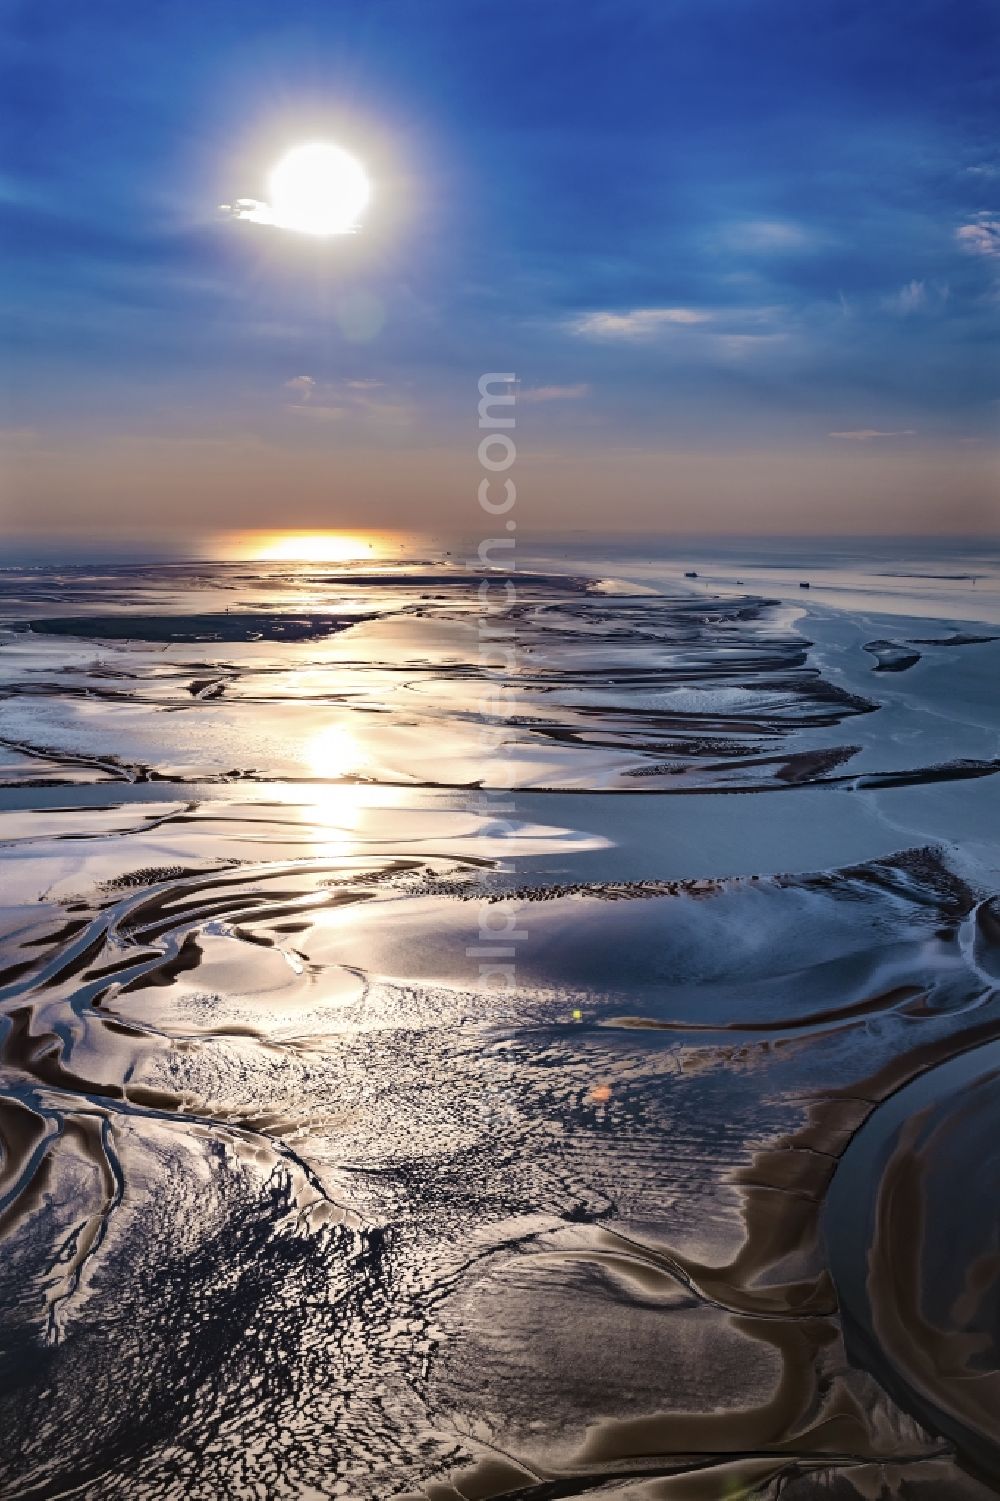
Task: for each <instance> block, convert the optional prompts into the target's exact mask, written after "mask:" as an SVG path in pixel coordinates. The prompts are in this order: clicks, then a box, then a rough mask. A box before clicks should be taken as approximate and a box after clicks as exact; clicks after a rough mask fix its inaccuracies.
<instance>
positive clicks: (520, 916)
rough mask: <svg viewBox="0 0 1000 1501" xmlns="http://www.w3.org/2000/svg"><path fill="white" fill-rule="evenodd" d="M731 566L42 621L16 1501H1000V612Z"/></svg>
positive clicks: (458, 584) (205, 586)
mask: <svg viewBox="0 0 1000 1501" xmlns="http://www.w3.org/2000/svg"><path fill="white" fill-rule="evenodd" d="M687 564H688V560H683V562H682V563H678V564H676V565H675V564H671V565H669V566H668V565H667V564H665V563H663V562H662V561H661V562H659V563H657V564H656V566H654V565H653V564H651V563H650V562H649V561H648V560H644V561H642V562H641V563H637V564H635V565H634V566H631V565H630V564H629V563H628V561H627V560H624V559H621V558H617V559H614V560H607V559H605V560H604V561H603V563H602V565H601V566H600V567H597V566H595V565H593V563H591V564H590V565H588V564H587V563H586V560H582V561H581V560H566V559H561V560H560V559H558V558H556V557H554V556H552V555H549V556H547V557H545V556H542V557H539V558H534V557H533V558H532V559H531V568H530V571H528V569H524V570H521V571H518V572H517V573H516V574H512V575H509V576H508V575H501V574H484V573H483V572H482V570H479V569H474V568H471V567H469V566H466V565H464V564H459V563H453V562H452V561H450V560H448V559H446V558H444V557H434V556H431V557H426V558H420V559H412V560H410V561H408V562H406V563H398V564H395V565H393V566H388V565H387V566H384V567H381V568H376V567H373V566H372V565H370V564H366V565H365V567H364V568H361V567H354V568H352V567H349V566H345V567H337V568H331V567H329V566H322V567H321V566H317V565H312V566H305V565H301V566H299V565H289V564H276V563H271V564H245V563H244V564H235V563H230V564H220V563H184V564H175V565H157V566H152V565H151V566H139V565H134V566H130V565H119V566H117V567H108V568H98V567H85V566H79V567H76V568H63V569H60V568H55V567H46V568H37V569H23V570H15V569H8V570H4V571H3V572H2V573H0V858H2V860H3V869H4V877H5V878H4V883H3V898H2V906H0V946H2V971H0V1138H2V1145H3V1157H2V1166H0V1235H2V1252H3V1254H2V1257H0V1431H2V1432H3V1435H4V1443H3V1445H2V1446H0V1492H2V1494H3V1495H4V1496H5V1497H9V1498H11V1501H14V1498H19V1501H28V1498H32V1501H42V1498H57V1497H80V1498H88V1501H89V1498H92V1501H97V1498H101V1501H115V1498H121V1501H125V1498H128V1501H137V1498H142V1501H154V1498H155V1501H161V1498H162V1501H171V1498H177V1501H180V1498H185V1501H187V1498H195V1501H200V1498H204V1501H215V1498H216V1497H219V1496H226V1497H233V1498H243V1497H246V1498H288V1501H303V1498H318V1497H337V1498H345V1501H388V1498H392V1497H397V1498H408V1501H488V1498H498V1497H524V1498H532V1501H549V1498H552V1501H554V1498H559V1497H575V1496H580V1497H584V1496H586V1497H599V1496H608V1497H612V1496H613V1497H616V1498H624V1501H715V1498H720V1501H721V1498H723V1497H725V1498H730V1501H733V1498H748V1501H749V1498H759V1501H777V1498H779V1497H780V1498H781V1501H810V1498H820V1497H822V1498H832V1501H854V1498H858V1501H877V1498H896V1497H899V1498H913V1501H983V1498H986V1497H989V1496H995V1495H997V1494H1000V1444H998V1441H997V1435H998V1432H1000V1325H998V1301H997V1300H998V1294H997V1288H998V1286H1000V1210H998V1205H1000V1195H998V1192H997V1189H998V1182H1000V1146H998V1143H1000V1131H998V1127H1000V1093H998V1087H997V1083H996V1080H997V1075H998V1072H1000V1055H998V1048H1000V838H998V834H997V829H998V821H997V808H998V797H997V793H998V788H1000V781H998V779H997V773H998V771H1000V702H998V698H997V694H996V684H997V682H998V681H1000V626H998V625H996V624H995V623H994V624H992V625H991V621H995V620H996V619H1000V615H998V613H997V609H996V598H997V593H996V589H995V587H994V588H993V593H992V594H991V593H990V592H989V591H990V588H991V587H992V585H991V583H990V579H987V580H986V582H985V584H984V583H983V581H982V579H980V582H979V585H978V589H979V592H978V594H977V595H976V596H975V597H972V596H971V593H965V594H961V595H960V596H959V595H958V594H957V593H956V585H955V579H956V578H958V579H959V580H961V579H963V578H964V577H965V575H964V574H963V573H962V572H961V570H960V569H959V568H957V566H956V567H951V566H950V565H949V566H945V565H941V566H940V568H939V573H940V574H941V575H942V576H943V577H944V581H945V584H946V586H947V589H948V590H949V591H950V592H948V593H939V595H937V596H936V595H935V593H934V574H933V573H932V572H929V571H926V570H925V573H924V575H921V576H920V577H919V578H918V577H917V574H913V573H912V572H910V573H907V572H906V570H897V573H896V574H895V575H892V577H895V578H896V579H897V580H898V579H905V580H906V593H905V595H904V594H901V593H899V592H897V593H896V594H895V595H893V594H892V588H893V585H892V584H891V583H886V582H885V580H886V579H888V578H890V575H889V573H888V571H887V570H885V569H883V570H882V571H881V572H880V571H879V569H877V568H874V569H869V570H868V571H867V572H866V573H865V575H864V577H863V578H862V577H860V576H855V575H850V574H849V571H848V570H846V569H845V570H842V571H841V573H839V574H838V576H837V579H836V582H835V584H831V586H830V592H829V593H828V594H827V595H824V589H823V581H822V578H821V577H819V578H817V573H816V569H815V566H813V570H812V578H813V581H814V582H813V586H812V587H811V588H810V591H809V598H808V600H806V601H802V600H799V599H796V598H794V597H793V596H792V593H791V591H790V590H788V589H786V588H784V587H782V585H781V581H780V579H777V578H776V576H775V574H774V571H773V570H770V571H769V570H764V569H761V570H759V572H760V578H759V579H756V578H755V576H754V567H753V562H752V560H750V561H747V560H746V559H741V560H740V561H739V565H738V571H739V575H740V579H741V581H743V580H745V583H742V582H741V584H740V586H739V587H737V585H736V583H735V577H734V578H733V579H730V578H729V576H728V574H729V573H730V572H731V573H733V574H734V575H735V566H734V567H733V568H730V567H729V564H728V563H726V564H725V566H723V565H722V564H718V565H717V567H716V568H715V571H714V572H713V571H712V569H711V568H706V565H705V563H704V562H703V561H701V560H698V567H697V572H698V574H699V577H698V578H697V579H696V580H694V581H692V580H691V578H690V577H685V575H690V573H691V572H692V571H694V570H692V569H691V568H689V567H688V566H687ZM802 566H803V565H802V562H801V560H799V559H796V560H795V564H794V567H795V570H796V573H795V574H794V575H793V577H795V579H796V582H795V585H794V587H795V588H797V587H798V582H797V578H798V574H799V573H800V572H801V568H802ZM915 579H916V582H914V580H915ZM880 580H881V582H880ZM508 586H509V587H508ZM883 589H884V590H885V591H886V593H885V594H884V595H883V593H881V592H880V591H881V590H883ZM834 590H836V591H838V592H834Z"/></svg>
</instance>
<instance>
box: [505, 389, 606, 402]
mask: <svg viewBox="0 0 1000 1501" xmlns="http://www.w3.org/2000/svg"><path fill="white" fill-rule="evenodd" d="M590 389H591V388H590V386H588V385H578V386H522V388H521V389H520V390H519V391H518V393H517V399H518V401H582V400H583V398H584V397H585V396H589V395H590Z"/></svg>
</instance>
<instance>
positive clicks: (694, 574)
mask: <svg viewBox="0 0 1000 1501" xmlns="http://www.w3.org/2000/svg"><path fill="white" fill-rule="evenodd" d="M684 577H685V578H686V579H696V578H697V577H698V575H697V574H696V573H686V574H685V575H684Z"/></svg>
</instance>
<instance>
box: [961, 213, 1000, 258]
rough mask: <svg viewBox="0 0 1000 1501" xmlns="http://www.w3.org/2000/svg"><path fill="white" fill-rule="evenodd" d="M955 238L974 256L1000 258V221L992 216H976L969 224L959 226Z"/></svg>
mask: <svg viewBox="0 0 1000 1501" xmlns="http://www.w3.org/2000/svg"><path fill="white" fill-rule="evenodd" d="M955 238H956V240H957V241H958V243H959V244H960V245H961V246H962V249H963V250H968V251H970V252H971V254H972V255H988V256H997V257H1000V219H995V218H994V217H993V216H992V215H991V214H987V213H982V214H976V215H975V216H974V217H973V218H972V219H970V220H969V222H968V223H967V224H961V225H959V227H958V229H956V231H955Z"/></svg>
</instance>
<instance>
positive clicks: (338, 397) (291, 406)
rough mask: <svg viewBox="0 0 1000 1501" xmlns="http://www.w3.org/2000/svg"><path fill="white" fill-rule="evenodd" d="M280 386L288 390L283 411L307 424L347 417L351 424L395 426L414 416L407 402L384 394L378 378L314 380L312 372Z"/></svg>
mask: <svg viewBox="0 0 1000 1501" xmlns="http://www.w3.org/2000/svg"><path fill="white" fill-rule="evenodd" d="M284 389H285V390H286V391H290V392H291V393H292V399H291V400H290V401H286V402H285V403H284V410H285V411H286V412H289V413H291V414H292V415H294V416H296V417H304V418H306V419H308V421H309V422H310V423H323V422H331V423H332V422H343V421H344V420H345V419H349V420H350V422H351V424H352V425H353V426H354V427H358V426H359V425H360V426H362V427H364V428H372V427H382V428H392V429H397V428H406V427H409V426H410V425H411V423H412V422H413V419H414V415H415V414H414V409H413V407H412V406H411V405H410V404H409V403H407V402H404V401H397V400H395V399H394V398H393V397H392V396H391V395H390V394H388V388H387V386H386V383H385V382H384V381H381V380H371V379H346V378H345V379H343V380H335V381H317V380H316V378H315V376H312V375H295V376H293V377H292V379H291V380H286V381H285V382H284ZM383 393H386V394H383Z"/></svg>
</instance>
